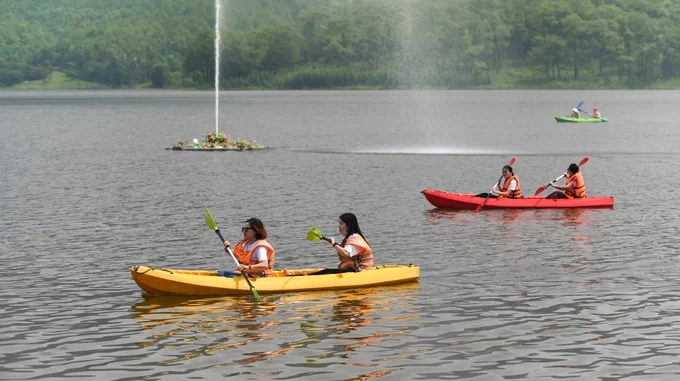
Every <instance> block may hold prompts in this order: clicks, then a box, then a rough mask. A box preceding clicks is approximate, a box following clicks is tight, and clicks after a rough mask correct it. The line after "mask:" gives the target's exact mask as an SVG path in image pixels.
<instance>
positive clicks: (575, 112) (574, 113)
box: [570, 108, 581, 119]
mask: <svg viewBox="0 0 680 381" xmlns="http://www.w3.org/2000/svg"><path fill="white" fill-rule="evenodd" d="M570 117H571V118H574V119H578V118H580V117H581V114H579V112H578V109H577V108H572V109H571V115H570Z"/></svg>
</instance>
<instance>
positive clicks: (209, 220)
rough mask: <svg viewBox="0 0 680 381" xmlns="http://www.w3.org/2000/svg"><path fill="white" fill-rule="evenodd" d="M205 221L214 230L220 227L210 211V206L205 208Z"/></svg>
mask: <svg viewBox="0 0 680 381" xmlns="http://www.w3.org/2000/svg"><path fill="white" fill-rule="evenodd" d="M205 223H206V224H207V225H208V227H209V228H210V229H212V230H217V229H218V227H217V224H216V223H215V220H213V218H212V216H211V215H210V212H209V211H208V208H205Z"/></svg>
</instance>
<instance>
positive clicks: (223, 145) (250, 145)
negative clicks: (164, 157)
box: [170, 132, 260, 151]
mask: <svg viewBox="0 0 680 381" xmlns="http://www.w3.org/2000/svg"><path fill="white" fill-rule="evenodd" d="M170 148H171V149H174V150H182V149H199V148H200V149H206V148H207V149H210V148H215V149H233V150H239V151H249V150H252V149H257V148H260V146H258V145H257V143H256V142H255V140H246V139H243V140H241V139H239V138H236V139H232V138H231V135H224V134H223V133H222V132H218V133H217V134H215V133H212V132H208V133H207V134H205V140H202V141H198V139H194V140H193V141H191V142H190V141H189V140H188V139H187V140H185V141H183V142H182V141H180V142H178V143H177V144H175V145H173V146H172V147H170Z"/></svg>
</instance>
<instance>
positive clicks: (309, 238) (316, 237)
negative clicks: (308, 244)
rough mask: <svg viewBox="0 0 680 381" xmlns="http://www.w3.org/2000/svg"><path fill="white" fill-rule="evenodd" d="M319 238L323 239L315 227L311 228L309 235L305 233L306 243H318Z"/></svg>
mask: <svg viewBox="0 0 680 381" xmlns="http://www.w3.org/2000/svg"><path fill="white" fill-rule="evenodd" d="M321 237H323V234H321V231H320V230H319V228H317V227H316V226H312V228H311V229H310V230H309V233H307V241H318V240H320V239H321Z"/></svg>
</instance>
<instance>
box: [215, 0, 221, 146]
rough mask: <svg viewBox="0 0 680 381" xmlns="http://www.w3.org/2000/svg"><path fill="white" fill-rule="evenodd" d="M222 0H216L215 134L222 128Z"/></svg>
mask: <svg viewBox="0 0 680 381" xmlns="http://www.w3.org/2000/svg"><path fill="white" fill-rule="evenodd" d="M221 9H222V3H221V0H215V135H217V134H218V133H219V130H220V127H219V126H220V14H221V13H222V11H221Z"/></svg>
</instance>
